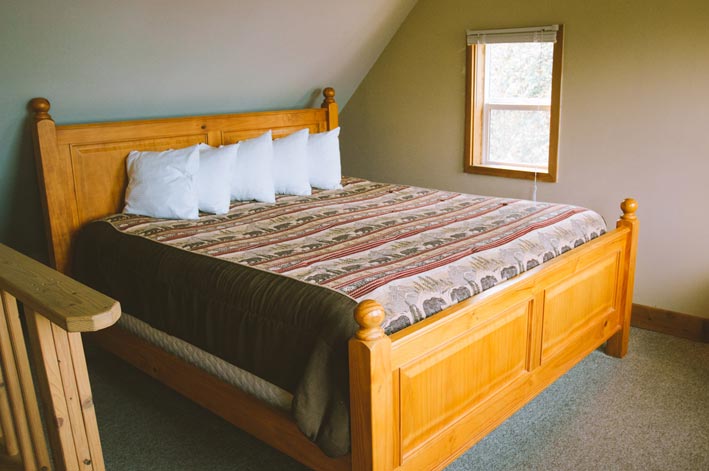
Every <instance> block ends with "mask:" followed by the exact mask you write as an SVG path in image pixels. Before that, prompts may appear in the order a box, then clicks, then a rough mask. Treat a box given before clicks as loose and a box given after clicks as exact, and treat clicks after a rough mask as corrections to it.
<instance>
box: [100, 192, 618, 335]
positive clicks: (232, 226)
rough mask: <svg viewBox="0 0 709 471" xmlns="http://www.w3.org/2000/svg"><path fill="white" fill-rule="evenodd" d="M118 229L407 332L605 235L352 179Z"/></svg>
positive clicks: (534, 212)
mask: <svg viewBox="0 0 709 471" xmlns="http://www.w3.org/2000/svg"><path fill="white" fill-rule="evenodd" d="M105 220H106V221H107V222H109V223H110V224H112V225H113V226H114V227H115V228H116V229H118V230H120V231H122V232H124V233H127V234H132V235H137V236H140V237H143V238H147V239H151V240H154V241H157V242H161V243H163V244H168V245H170V246H173V247H178V248H180V249H184V250H187V251H191V252H196V253H199V254H204V255H209V256H212V257H217V258H220V259H223V260H228V261H232V262H238V263H241V264H245V265H248V266H250V267H254V268H258V269H263V270H267V271H270V272H273V273H278V274H281V275H285V276H289V277H293V278H295V279H298V280H301V281H305V282H307V283H311V284H316V285H320V286H323V287H327V288H330V289H332V290H336V291H339V292H341V293H344V294H346V295H347V296H350V297H351V298H353V299H355V300H362V299H365V298H371V299H375V300H377V301H379V302H380V303H381V304H382V305H383V306H384V308H385V309H386V313H387V317H386V320H385V324H384V327H385V329H386V330H387V332H388V333H393V332H396V331H398V330H401V329H403V328H405V327H407V326H409V325H411V324H412V323H414V322H417V321H420V320H421V319H424V318H426V317H428V316H430V315H432V314H434V313H436V312H439V311H441V310H442V309H444V308H446V307H448V306H450V305H452V304H454V303H456V302H459V301H462V300H463V299H466V298H468V297H470V296H472V295H474V294H477V293H480V292H481V291H484V290H485V289H488V288H490V287H492V286H495V285H496V284H497V283H499V282H501V281H504V280H506V279H508V278H511V277H513V276H516V275H518V274H520V273H522V272H524V271H526V270H529V269H531V268H534V267H536V266H538V265H539V264H541V263H543V262H546V261H548V260H550V259H551V258H553V257H555V256H557V255H559V254H561V253H563V252H566V251H567V250H570V249H571V248H573V247H576V246H578V245H581V244H583V243H584V242H587V241H589V240H590V239H593V238H595V237H597V236H599V235H601V234H603V233H604V232H605V231H606V225H605V222H604V221H603V219H602V218H601V216H599V215H598V214H597V213H595V212H593V211H590V210H588V209H584V208H580V207H576V206H569V205H561V204H552V203H535V202H531V201H524V200H516V199H507V198H493V197H484V196H475V195H467V194H461V193H453V192H447V191H439V190H432V189H426V188H417V187H411V186H404V185H393V184H384V183H375V182H370V181H367V180H362V179H356V178H345V179H344V180H343V189H341V190H329V191H317V190H316V191H315V192H314V194H313V195H312V196H308V197H298V196H282V197H279V198H278V200H277V202H276V203H275V204H264V203H255V202H245V203H243V202H237V203H233V204H232V207H231V210H230V212H229V214H227V215H223V216H207V215H203V216H202V217H200V218H199V219H198V220H194V221H184V220H180V221H176V220H158V219H153V218H147V217H141V216H134V215H127V214H118V215H114V216H110V217H108V218H106V219H105Z"/></svg>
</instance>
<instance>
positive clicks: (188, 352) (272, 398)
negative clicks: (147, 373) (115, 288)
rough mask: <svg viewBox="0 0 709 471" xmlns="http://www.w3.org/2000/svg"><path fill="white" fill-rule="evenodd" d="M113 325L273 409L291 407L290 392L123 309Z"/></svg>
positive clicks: (287, 409) (291, 398)
mask: <svg viewBox="0 0 709 471" xmlns="http://www.w3.org/2000/svg"><path fill="white" fill-rule="evenodd" d="M117 325H118V326H119V327H121V328H122V329H125V330H127V331H129V332H131V333H132V334H134V335H136V336H138V337H140V338H141V339H143V340H145V341H147V342H149V343H151V344H153V345H155V346H156V347H160V348H161V349H163V350H165V351H166V352H168V353H172V354H173V355H175V356H176V357H178V358H180V359H182V360H184V361H186V362H187V363H189V364H191V365H194V366H196V367H198V368H200V369H202V370H204V371H206V372H207V373H209V374H211V375H213V376H216V377H217V378H219V379H221V380H222V381H224V382H225V383H228V384H231V385H232V386H235V387H237V388H239V389H241V390H242V391H244V392H246V393H248V394H251V395H252V396H254V397H256V398H258V399H260V400H261V401H263V402H265V403H267V404H269V405H271V406H273V407H275V408H277V409H281V410H285V411H289V410H290V409H291V403H292V402H293V395H292V394H291V393H289V392H288V391H286V390H284V389H282V388H279V387H278V386H276V385H275V384H272V383H269V382H268V381H266V380H264V379H262V378H259V377H258V376H256V375H254V374H252V373H249V372H248V371H246V370H243V369H241V368H239V367H238V366H235V365H232V364H231V363H229V362H227V361H224V360H222V359H221V358H219V357H217V356H215V355H212V354H210V353H207V352H205V351H204V350H202V349H201V348H197V347H195V346H194V345H192V344H191V343H189V342H185V341H184V340H182V339H179V338H177V337H174V336H172V335H169V334H167V333H165V332H163V331H161V330H158V329H155V328H153V327H150V325H148V324H147V323H146V322H143V321H141V320H140V319H138V318H137V317H134V316H131V315H130V314H127V313H125V312H124V313H122V314H121V318H120V319H119V320H118V324H117Z"/></svg>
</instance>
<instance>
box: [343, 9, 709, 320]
mask: <svg viewBox="0 0 709 471" xmlns="http://www.w3.org/2000/svg"><path fill="white" fill-rule="evenodd" d="M553 23H562V24H564V65H563V78H562V93H561V120H560V141H559V181H558V183H549V184H546V183H545V184H540V185H539V190H538V198H539V199H540V200H548V201H559V202H568V203H574V204H580V205H583V206H587V207H590V208H593V209H595V210H597V211H598V212H600V213H601V214H602V215H603V216H604V217H605V219H606V221H607V222H608V224H609V226H611V227H612V226H613V225H614V223H615V219H616V218H617V217H618V215H619V214H620V210H619V209H618V204H619V203H620V201H621V200H622V199H623V198H625V197H628V196H632V197H635V198H637V199H638V201H639V203H640V209H639V211H638V216H639V217H640V221H641V229H640V242H639V253H638V264H637V275H636V289H635V302H638V303H641V304H647V305H652V306H659V307H662V308H665V309H669V310H674V311H679V312H684V313H688V314H693V315H698V316H704V317H709V250H707V241H708V240H709V218H707V214H708V213H707V202H709V183H707V179H708V175H709V131H708V129H709V26H708V25H709V2H707V1H706V0H676V1H671V2H668V1H665V0H594V1H588V0H420V1H419V2H418V3H417V4H416V6H415V7H414V9H413V10H412V11H411V13H410V14H409V16H408V17H407V19H406V21H405V22H404V23H403V24H402V26H401V27H400V28H399V30H398V31H397V33H396V35H395V36H394V37H393V38H392V40H391V42H390V43H389V45H388V46H387V47H386V49H385V50H384V52H383V53H382V54H381V56H380V57H379V59H378V60H377V62H376V63H375V65H374V67H373V68H372V69H371V70H370V72H369V73H368V74H367V76H366V78H365V79H364V80H363V81H362V83H361V84H360V86H359V88H358V89H357V91H356V92H355V94H354V95H353V97H352V99H351V100H350V102H349V104H348V106H347V109H346V110H345V112H344V113H343V114H342V120H341V122H342V125H343V129H344V130H346V131H347V132H346V133H343V138H342V148H343V156H344V169H345V172H346V173H348V174H352V175H359V176H363V177H368V178H370V179H375V180H383V181H393V182H402V183H408V184H414V185H421V186H430V187H437V188H443V189H450V190H456V191H463V192H468V193H478V194H489V195H500V196H510V197H520V198H531V195H532V184H531V183H530V182H529V181H523V180H515V179H506V178H500V177H489V176H483V175H469V174H465V173H463V140H464V120H465V30H466V28H469V29H488V28H504V27H522V26H535V25H545V24H553Z"/></svg>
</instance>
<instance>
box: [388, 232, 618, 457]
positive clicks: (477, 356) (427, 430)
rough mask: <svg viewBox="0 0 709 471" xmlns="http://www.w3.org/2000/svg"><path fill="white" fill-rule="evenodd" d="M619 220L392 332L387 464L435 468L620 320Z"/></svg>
mask: <svg viewBox="0 0 709 471" xmlns="http://www.w3.org/2000/svg"><path fill="white" fill-rule="evenodd" d="M630 234H631V231H630V230H628V229H626V228H620V229H618V230H616V231H613V232H612V233H610V234H608V235H607V236H604V237H602V238H600V239H598V240H596V241H592V242H590V243H588V244H586V245H584V246H582V247H580V248H578V249H576V250H574V251H572V252H568V253H566V254H564V255H562V256H560V257H558V258H557V259H555V260H554V261H551V262H550V263H547V264H545V265H544V266H542V267H539V268H538V269H536V270H533V271H531V272H528V273H526V274H524V275H523V276H520V277H519V278H518V279H516V280H514V281H512V282H511V283H508V284H506V285H505V286H504V287H500V288H499V289H496V288H493V289H492V290H490V291H488V292H485V293H483V294H482V295H478V296H476V297H474V298H471V299H470V300H468V301H466V302H464V303H461V304H460V305H458V306H456V307H455V309H449V310H446V311H443V312H442V313H440V314H439V315H437V316H433V317H432V318H430V319H427V320H426V321H424V322H422V323H419V324H416V325H414V326H412V327H410V328H408V329H406V330H404V331H401V332H399V333H397V334H394V335H393V336H391V341H392V344H391V358H392V360H391V361H392V370H391V371H392V378H393V379H392V383H393V385H394V387H393V388H392V394H393V401H392V402H393V409H394V414H393V416H394V422H395V424H394V429H395V437H394V442H395V443H394V447H393V456H392V457H391V459H392V466H391V469H397V468H400V469H412V470H422V469H439V468H442V467H443V466H445V465H446V464H448V463H449V462H451V461H452V460H453V459H455V458H456V457H457V456H459V455H460V454H461V453H462V452H463V451H465V450H466V449H467V448H469V447H470V446H472V445H473V444H474V443H475V442H477V441H478V440H480V439H481V438H482V437H483V436H484V435H485V434H487V433H488V432H490V431H491V430H492V429H493V428H494V427H496V426H497V425H499V424H500V423H501V422H503V421H504V420H505V419H507V418H508V417H509V416H510V415H512V414H513V413H514V412H515V411H517V410H518V409H520V408H521V407H522V406H523V405H524V404H526V403H527V402H529V401H530V400H531V399H532V398H533V397H534V396H535V395H537V394H538V393H539V392H541V391H542V390H543V389H544V388H546V387H547V386H548V385H549V384H551V383H552V382H553V381H555V380H556V379H557V378H558V377H559V376H561V375H562V374H563V373H565V372H566V371H568V370H569V369H570V368H571V367H573V366H574V365H575V364H576V363H578V362H579V361H580V360H581V359H583V358H584V357H585V356H586V355H588V354H589V353H590V352H591V351H593V350H594V349H596V348H598V347H599V346H600V345H601V344H603V342H605V341H606V340H608V339H609V338H610V337H611V336H613V335H614V334H616V333H617V332H618V331H619V330H620V329H621V324H622V317H623V316H622V315H621V313H622V311H623V308H624V303H625V298H624V294H625V282H626V281H627V274H626V270H625V267H626V265H627V258H628V255H627V254H628V250H627V248H628V244H630V242H631V239H630Z"/></svg>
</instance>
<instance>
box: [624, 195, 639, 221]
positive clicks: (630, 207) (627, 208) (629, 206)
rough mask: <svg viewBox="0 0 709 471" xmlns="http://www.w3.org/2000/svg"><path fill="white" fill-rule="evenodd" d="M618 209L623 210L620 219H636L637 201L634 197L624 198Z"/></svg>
mask: <svg viewBox="0 0 709 471" xmlns="http://www.w3.org/2000/svg"><path fill="white" fill-rule="evenodd" d="M620 209H621V210H622V211H623V215H622V216H621V217H620V218H621V219H625V220H628V219H637V216H636V215H635V211H637V210H638V202H637V201H635V199H634V198H626V199H624V200H623V202H622V203H620Z"/></svg>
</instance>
